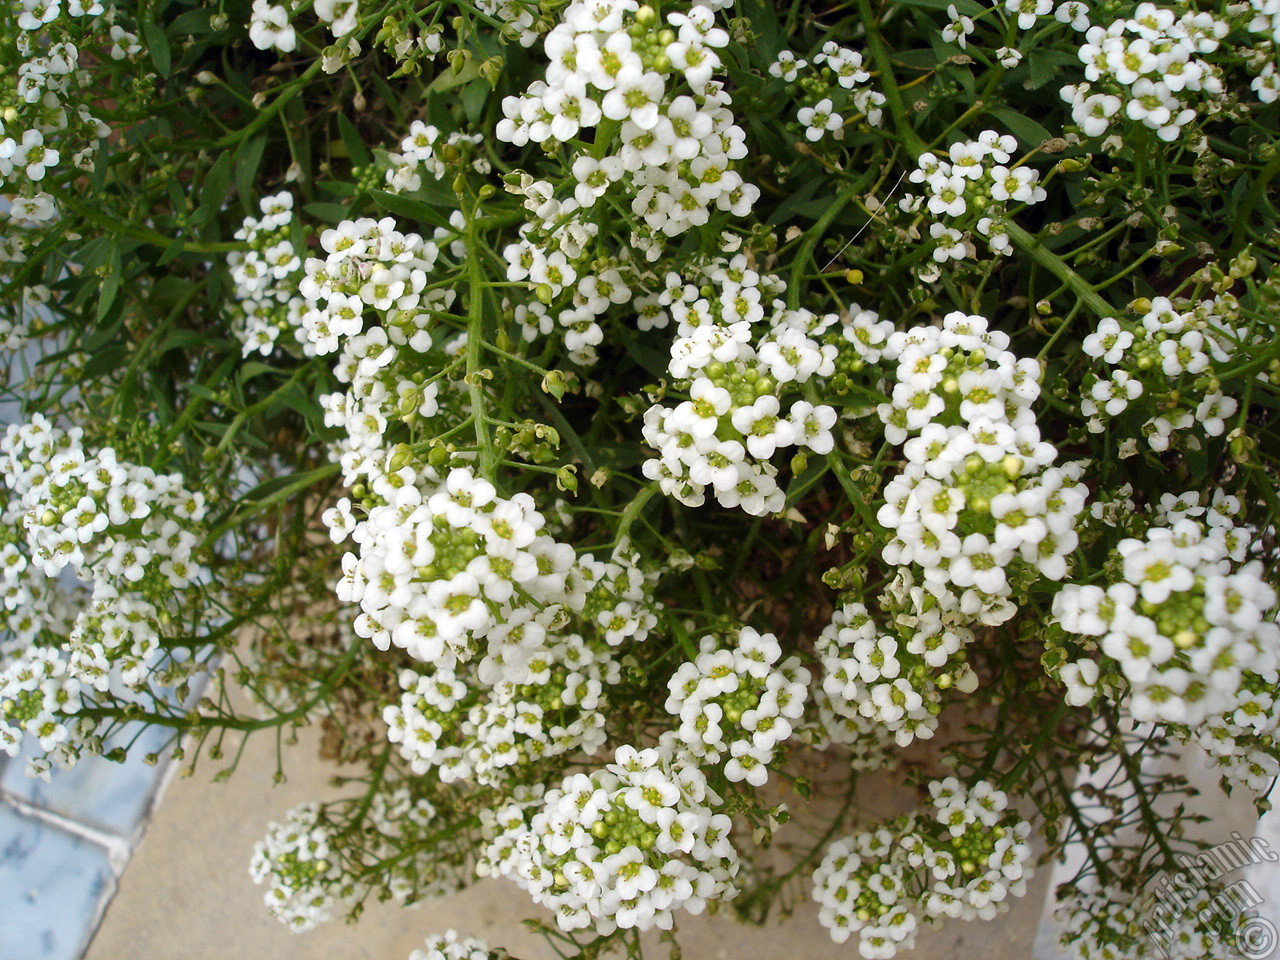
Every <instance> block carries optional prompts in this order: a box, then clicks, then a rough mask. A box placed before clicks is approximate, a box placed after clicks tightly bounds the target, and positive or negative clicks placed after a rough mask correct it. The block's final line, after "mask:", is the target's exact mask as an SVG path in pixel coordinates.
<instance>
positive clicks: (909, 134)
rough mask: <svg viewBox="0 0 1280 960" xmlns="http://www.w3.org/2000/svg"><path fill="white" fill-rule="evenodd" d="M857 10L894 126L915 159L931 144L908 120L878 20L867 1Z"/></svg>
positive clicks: (860, 3) (859, 5)
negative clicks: (925, 140)
mask: <svg viewBox="0 0 1280 960" xmlns="http://www.w3.org/2000/svg"><path fill="white" fill-rule="evenodd" d="M858 13H859V15H860V16H861V17H862V22H863V24H864V25H865V26H866V30H867V46H868V47H869V48H870V49H871V59H873V60H874V61H875V64H876V70H877V71H878V72H879V74H880V92H881V93H883V94H884V100H885V104H886V105H887V106H888V107H889V114H890V115H891V116H892V117H893V126H894V128H895V129H896V130H897V131H898V135H899V136H901V137H902V143H903V145H904V146H905V147H906V148H907V149H908V150H910V151H911V158H912V159H913V160H914V159H916V158H918V157H919V156H920V154H922V153H924V152H925V151H926V150H928V146H927V145H926V144H925V142H924V140H922V139H921V138H920V135H919V134H918V133H916V131H915V129H914V128H913V127H912V126H911V124H910V123H909V122H908V120H907V110H906V107H905V106H903V103H902V94H901V93H900V92H899V91H898V84H897V82H896V81H895V80H894V78H893V63H892V62H891V61H890V59H889V51H888V49H887V48H886V47H885V45H884V40H883V39H882V38H881V36H880V31H879V29H878V28H877V25H878V22H879V21H878V20H877V19H876V18H875V17H874V16H873V15H872V13H871V4H870V3H869V2H868V0H858Z"/></svg>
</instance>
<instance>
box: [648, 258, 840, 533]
mask: <svg viewBox="0 0 1280 960" xmlns="http://www.w3.org/2000/svg"><path fill="white" fill-rule="evenodd" d="M704 279H706V280H707V281H708V283H707V284H706V285H703V286H695V285H694V284H692V283H683V282H682V281H681V279H680V278H679V277H678V276H675V275H673V276H672V277H670V278H668V286H667V288H666V290H664V292H663V293H662V294H660V295H659V298H658V303H659V305H660V306H662V307H664V308H665V309H666V310H668V311H670V313H671V315H672V316H674V317H675V318H676V320H677V322H678V330H677V332H678V333H679V334H680V336H679V339H677V340H676V341H675V342H674V343H673V344H672V346H671V359H670V361H669V364H668V369H669V371H670V373H671V375H672V377H673V378H675V382H674V384H673V389H674V390H679V391H680V392H683V393H687V395H688V397H689V399H688V400H685V401H683V402H682V403H680V404H678V405H677V406H675V407H668V406H665V405H663V404H655V405H654V406H652V407H650V408H649V409H648V410H647V411H646V412H645V417H644V438H645V442H646V443H648V444H649V446H651V447H653V448H654V449H655V450H657V451H658V453H659V455H658V456H657V457H655V458H651V459H649V460H647V461H645V464H644V473H645V476H647V477H649V478H650V479H652V480H658V481H659V483H660V485H661V487H662V491H663V492H664V493H665V494H667V495H668V496H670V497H674V498H675V499H676V500H679V501H680V502H681V503H684V504H687V505H689V506H701V505H702V504H703V503H704V502H705V500H706V492H707V490H708V488H710V491H711V493H712V494H713V495H714V496H715V498H716V500H717V501H718V502H719V503H720V504H721V505H722V506H726V507H740V508H741V509H742V510H744V511H745V512H746V513H749V514H752V515H753V516H762V515H764V514H767V513H773V512H776V511H778V510H780V509H781V508H782V506H783V503H784V502H785V494H784V492H783V490H782V488H781V487H779V486H778V483H777V480H776V477H777V475H778V470H777V468H776V467H775V466H774V465H773V464H772V463H771V462H770V460H771V458H772V457H773V456H774V454H775V453H776V452H778V451H780V450H784V449H786V448H788V447H793V446H794V447H801V448H806V449H809V450H812V451H813V452H815V453H829V452H830V451H831V450H832V448H833V447H834V445H835V441H834V437H833V434H832V432H831V431H832V428H833V427H834V426H835V423H836V411H835V410H834V408H832V407H829V406H827V405H825V404H813V403H811V402H809V401H808V400H804V399H799V398H800V397H802V396H804V393H803V385H804V384H805V383H807V382H808V381H809V380H810V379H812V378H813V377H828V376H831V375H832V374H834V373H835V371H836V367H835V358H836V356H837V355H838V353H839V348H838V347H837V346H836V345H835V344H833V343H828V342H824V340H825V339H826V338H825V334H826V333H827V331H829V330H834V329H836V328H837V327H838V326H839V324H840V318H839V317H838V316H836V315H835V314H831V315H829V316H824V317H818V316H815V315H814V314H812V313H810V312H809V311H807V310H803V309H801V310H789V309H787V307H786V304H785V303H784V302H783V301H782V300H780V299H773V300H772V301H766V300H765V299H764V298H765V297H766V296H769V294H770V293H771V291H773V290H777V291H778V292H781V290H780V286H781V284H780V281H778V280H777V278H775V277H768V276H765V277H761V276H760V275H758V274H757V273H756V272H755V271H754V270H749V269H748V268H747V266H746V260H745V258H743V257H741V256H739V257H735V258H734V259H733V260H732V261H730V262H729V264H728V267H727V269H717V270H712V271H710V275H709V276H706V277H705V278H704ZM708 291H710V293H711V295H710V296H707V295H704V294H706V293H707V292H708ZM753 325H757V326H759V327H760V328H762V329H761V332H760V333H759V334H758V335H753V333H752V326H753ZM792 398H795V399H794V400H792ZM784 404H789V405H788V406H785V407H784Z"/></svg>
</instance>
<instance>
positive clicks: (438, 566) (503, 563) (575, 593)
mask: <svg viewBox="0 0 1280 960" xmlns="http://www.w3.org/2000/svg"><path fill="white" fill-rule="evenodd" d="M428 469H429V468H428ZM392 475H393V476H394V477H396V478H397V479H398V480H399V481H400V485H399V486H398V487H394V488H392V489H390V490H389V491H388V502H384V503H381V504H378V505H375V506H373V507H372V508H370V509H369V510H368V515H367V517H366V518H365V519H364V520H362V521H360V522H359V523H358V524H356V525H355V529H354V531H353V533H352V538H353V539H354V540H355V541H356V543H357V544H358V546H359V553H358V554H356V553H347V554H346V555H345V556H344V557H343V561H342V565H343V573H344V575H343V578H342V580H341V581H340V582H339V585H338V597H339V599H340V600H342V601H344V602H346V603H358V604H360V609H361V611H362V612H361V614H360V615H359V617H357V619H356V633H358V634H359V635H360V636H362V637H365V638H367V639H370V640H372V641H373V644H374V646H376V647H377V648H378V649H379V650H386V649H388V648H389V647H390V646H391V645H392V644H394V645H395V646H397V647H400V648H401V649H403V650H405V651H406V652H407V653H408V654H409V655H410V656H411V657H413V658H414V659H415V660H418V661H421V662H422V663H430V664H433V665H435V666H436V667H437V668H445V669H450V670H452V669H454V668H455V667H456V665H457V664H458V663H459V662H464V663H465V662H467V661H469V660H472V659H476V658H477V657H478V656H483V655H485V654H486V653H487V655H489V656H492V657H494V658H495V661H494V662H495V664H500V665H501V670H500V675H502V676H506V677H507V678H508V679H511V680H513V681H516V682H523V679H524V677H525V676H527V673H526V672H525V671H527V669H528V662H529V658H530V657H531V656H532V655H533V653H534V652H535V651H536V650H537V649H538V647H539V646H540V643H541V639H542V636H543V635H545V633H546V632H547V628H548V626H550V625H551V623H552V622H553V621H554V620H555V618H556V617H557V616H558V614H557V610H556V608H555V606H554V605H563V606H564V607H566V608H568V609H569V610H571V611H576V610H580V609H581V608H582V606H583V604H584V603H585V599H586V597H585V585H584V584H583V582H582V580H581V579H580V578H577V577H575V576H574V570H575V566H576V565H575V558H574V555H573V548H571V547H569V546H568V545H567V544H563V543H558V542H557V541H556V540H554V539H553V538H552V537H550V536H547V535H546V534H543V533H541V532H540V531H541V530H542V527H543V525H544V524H545V522H546V521H545V520H544V519H543V517H542V514H540V513H539V512H538V511H537V509H535V507H534V503H533V499H532V498H531V497H530V496H529V495H528V494H523V493H520V494H516V495H515V496H514V497H512V498H510V499H505V498H502V497H499V496H498V495H497V492H496V491H495V490H494V487H493V484H491V483H489V482H488V481H487V480H482V479H480V478H478V477H476V476H475V474H474V473H473V472H472V471H471V469H470V468H467V467H456V468H454V469H453V470H451V471H449V473H448V475H447V476H445V477H444V478H443V480H442V481H441V482H440V483H438V484H431V483H429V482H421V481H428V480H429V478H428V476H427V475H424V476H423V477H422V478H421V481H420V479H419V477H418V476H417V475H416V473H415V471H414V469H413V467H412V466H408V465H406V466H402V467H400V468H399V469H398V470H396V471H395V472H394V473H393V474H392ZM520 611H524V613H523V614H520V613H519V612H520ZM486 638H489V639H490V642H489V644H488V649H487V651H483V650H481V647H480V641H481V640H484V639H486ZM499 658H500V659H499ZM494 679H497V677H495V678H494Z"/></svg>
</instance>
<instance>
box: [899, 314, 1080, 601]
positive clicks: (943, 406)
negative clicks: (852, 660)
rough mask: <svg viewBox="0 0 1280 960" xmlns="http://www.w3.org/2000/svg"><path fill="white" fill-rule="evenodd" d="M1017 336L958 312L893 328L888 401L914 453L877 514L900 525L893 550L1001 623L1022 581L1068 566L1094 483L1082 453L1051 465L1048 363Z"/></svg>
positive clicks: (939, 590)
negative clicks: (1045, 395) (1042, 413)
mask: <svg viewBox="0 0 1280 960" xmlns="http://www.w3.org/2000/svg"><path fill="white" fill-rule="evenodd" d="M1008 343H1009V338H1008V335H1006V334H1005V333H1003V332H1002V331H999V330H988V328H987V321H986V320H985V319H984V318H982V317H980V316H974V315H969V316H966V315H965V314H962V313H958V312H957V313H950V314H948V315H947V316H946V317H945V318H943V321H942V327H941V328H938V327H914V328H912V329H911V330H908V331H906V332H898V333H894V334H892V335H891V336H890V337H889V339H888V343H887V345H886V350H885V352H884V359H885V360H887V361H890V362H896V364H897V369H896V373H895V377H894V380H895V382H894V383H893V386H892V391H891V395H890V400H889V402H887V403H883V404H881V405H880V406H879V407H878V413H879V415H880V418H881V420H882V421H883V422H884V424H885V437H886V439H888V440H889V442H891V443H903V444H904V447H903V453H904V454H905V456H906V461H907V462H906V466H905V468H904V469H903V471H902V473H901V474H899V475H898V476H896V477H894V478H893V479H892V480H891V481H890V482H889V483H888V484H887V485H886V487H885V490H884V498H885V503H884V505H883V506H882V507H881V508H880V510H879V512H878V513H877V515H876V518H877V520H878V521H879V522H880V523H881V524H882V525H883V526H885V527H886V528H888V529H889V530H892V531H893V532H894V538H893V539H892V540H891V541H890V542H889V543H888V544H887V545H886V546H885V548H884V551H883V556H884V559H885V562H887V563H890V564H894V565H898V566H905V565H908V564H914V565H916V566H918V567H919V568H920V569H921V571H922V573H923V576H924V581H925V584H926V586H927V588H928V589H929V590H930V591H931V592H933V593H935V594H936V595H938V596H941V595H943V594H945V593H953V594H955V595H958V597H959V601H960V608H961V610H963V612H964V613H965V614H967V615H969V616H970V617H972V618H973V619H975V620H977V621H978V622H980V623H985V624H992V625H994V624H1000V623H1004V622H1005V621H1006V620H1008V619H1009V618H1010V617H1011V616H1013V615H1014V613H1015V612H1016V610H1017V606H1016V603H1015V601H1014V597H1015V591H1016V590H1018V589H1022V588H1025V586H1026V585H1028V584H1030V583H1031V582H1033V581H1035V580H1036V579H1038V578H1040V577H1047V578H1048V579H1051V580H1060V579H1062V577H1063V576H1064V575H1065V574H1066V572H1067V557H1068V556H1069V555H1070V554H1071V552H1072V551H1073V550H1075V548H1076V544H1077V542H1078V537H1077V534H1076V530H1075V525H1076V520H1077V518H1078V517H1079V515H1080V513H1081V512H1082V511H1083V509H1084V504H1085V499H1086V495H1087V490H1086V488H1085V486H1084V485H1083V484H1081V483H1078V482H1075V481H1077V480H1078V479H1079V477H1078V473H1079V470H1078V469H1075V466H1076V465H1069V466H1068V467H1061V468H1059V467H1053V466H1051V464H1052V463H1053V461H1054V460H1055V459H1056V457H1057V451H1056V450H1055V449H1054V447H1053V445H1052V444H1050V443H1048V442H1046V441H1043V440H1041V438H1040V430H1039V428H1038V427H1037V426H1036V418H1035V415H1034V414H1033V413H1032V411H1031V405H1032V404H1033V403H1034V402H1035V400H1036V398H1037V397H1038V396H1039V393H1040V385H1039V382H1038V378H1039V372H1040V370H1039V365H1038V364H1037V363H1036V361H1034V360H1029V359H1023V360H1019V359H1017V358H1016V357H1015V356H1014V355H1013V354H1012V353H1010V352H1009V351H1008V350H1007V349H1006V348H1007V346H1008ZM911 434H917V435H916V436H914V437H912V436H911ZM908 438H910V439H908Z"/></svg>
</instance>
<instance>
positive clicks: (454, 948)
mask: <svg viewBox="0 0 1280 960" xmlns="http://www.w3.org/2000/svg"><path fill="white" fill-rule="evenodd" d="M499 956H505V954H504V953H491V952H490V951H489V945H488V944H487V943H485V942H484V941H483V940H481V939H479V938H478V937H466V938H465V939H461V940H459V939H458V932H457V931H456V930H446V931H445V932H444V933H443V934H440V933H437V934H433V935H432V936H430V937H427V949H426V950H415V951H413V953H411V954H409V960H496V958H497V957H499Z"/></svg>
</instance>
